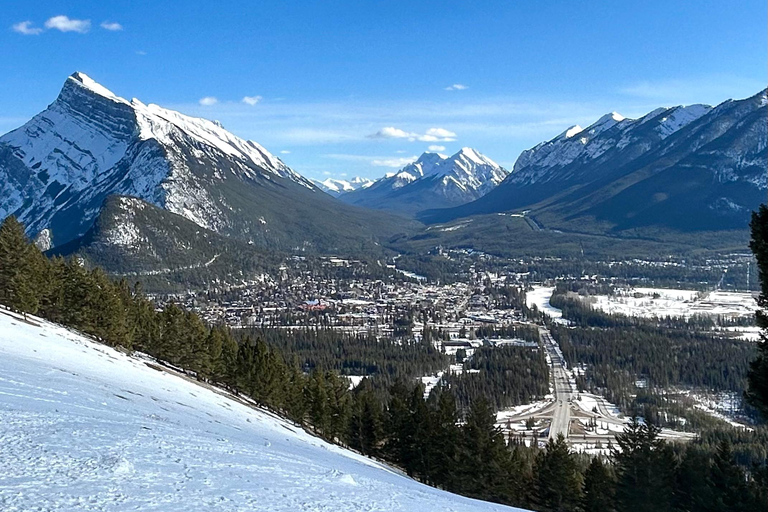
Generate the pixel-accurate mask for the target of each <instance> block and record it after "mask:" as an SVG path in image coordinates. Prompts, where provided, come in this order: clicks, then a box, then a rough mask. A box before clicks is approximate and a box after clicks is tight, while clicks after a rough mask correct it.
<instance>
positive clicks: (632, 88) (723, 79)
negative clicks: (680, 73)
mask: <svg viewBox="0 0 768 512" xmlns="http://www.w3.org/2000/svg"><path fill="white" fill-rule="evenodd" d="M764 88H765V84H764V83H760V82H758V81H755V80H751V79H746V78H743V77H739V76H733V75H712V76H700V77H692V78H677V79H667V80H643V81H640V82H636V83H633V84H629V85H627V86H625V87H622V88H620V89H619V93H621V94H622V95H625V96H631V97H634V98H639V99H641V100H646V101H649V102H650V101H653V102H655V103H660V104H664V105H667V106H671V105H673V104H680V103H687V102H690V98H696V101H697V102H707V103H710V104H716V103H720V102H721V101H723V100H726V99H728V98H743V97H747V96H750V95H752V94H755V93H757V92H758V91H759V90H761V89H764Z"/></svg>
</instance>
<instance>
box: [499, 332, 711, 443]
mask: <svg viewBox="0 0 768 512" xmlns="http://www.w3.org/2000/svg"><path fill="white" fill-rule="evenodd" d="M539 337H540V338H541V342H542V345H543V346H544V350H546V351H547V355H548V356H549V359H550V361H551V363H550V367H549V372H550V382H551V383H552V388H553V390H554V392H553V395H554V401H552V402H548V403H546V404H545V405H542V406H541V407H539V408H536V409H534V410H531V411H528V412H523V413H521V414H517V415H514V416H508V417H506V418H505V419H504V422H509V423H510V424H511V423H514V422H519V421H525V420H527V419H534V420H549V435H548V438H549V439H555V438H557V436H558V435H559V434H562V435H563V436H564V437H565V438H566V439H567V440H569V442H571V443H587V444H595V443H597V442H601V443H603V444H606V443H608V442H609V441H612V440H614V438H615V435H616V431H617V427H618V430H619V431H620V430H621V429H623V427H624V426H625V425H626V424H627V418H623V417H618V416H614V415H613V413H612V412H611V411H609V410H608V407H607V404H606V402H605V399H604V398H603V397H594V398H595V401H596V406H597V411H596V412H595V411H593V410H587V408H586V407H589V406H588V405H586V404H584V403H583V402H582V401H580V395H579V393H577V392H576V390H575V389H574V388H572V387H571V383H570V382H569V380H568V375H569V373H568V372H567V370H566V367H567V363H566V361H565V360H564V358H563V354H562V352H561V351H560V346H559V345H558V344H557V342H556V341H555V339H554V338H553V337H552V334H551V333H550V332H549V330H547V329H546V328H545V327H541V326H539ZM592 396H594V395H592ZM572 421H573V422H574V424H573V425H571V422H572ZM589 421H594V422H595V423H596V424H598V425H600V426H601V432H600V433H597V432H596V431H594V430H593V429H590V428H589V427H587V428H586V430H585V425H586V423H588V422H589ZM502 426H503V424H502ZM572 427H573V428H572ZM605 429H609V430H607V431H606V430H605ZM661 436H662V437H663V438H665V439H670V440H677V441H688V440H690V439H693V438H695V437H696V435H695V434H691V433H687V432H676V431H673V430H669V429H664V430H663V432H662V434H661ZM569 437H570V439H569Z"/></svg>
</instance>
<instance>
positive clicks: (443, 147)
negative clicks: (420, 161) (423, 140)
mask: <svg viewBox="0 0 768 512" xmlns="http://www.w3.org/2000/svg"><path fill="white" fill-rule="evenodd" d="M427 149H428V150H430V151H445V146H437V145H435V144H432V145H431V146H429V147H428V148H427Z"/></svg>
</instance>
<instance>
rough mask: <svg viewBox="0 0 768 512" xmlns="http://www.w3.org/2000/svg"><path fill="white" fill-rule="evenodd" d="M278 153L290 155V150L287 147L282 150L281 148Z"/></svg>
mask: <svg viewBox="0 0 768 512" xmlns="http://www.w3.org/2000/svg"><path fill="white" fill-rule="evenodd" d="M280 154H281V155H290V154H291V152H290V151H288V150H287V149H284V150H282V151H281V152H280Z"/></svg>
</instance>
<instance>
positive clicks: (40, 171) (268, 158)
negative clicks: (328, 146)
mask: <svg viewBox="0 0 768 512" xmlns="http://www.w3.org/2000/svg"><path fill="white" fill-rule="evenodd" d="M223 159H225V160H227V164H226V165H220V166H219V167H220V168H221V169H222V170H224V169H227V168H229V169H228V170H230V173H227V174H231V175H233V177H234V178H235V179H239V180H242V181H249V180H250V181H252V180H254V179H256V178H257V177H260V176H263V177H267V178H269V177H271V176H273V177H279V178H286V179H288V180H290V181H292V182H295V183H297V184H300V185H303V186H305V187H309V188H312V185H311V183H310V182H309V181H308V180H306V179H305V178H303V177H301V176H300V175H299V174H297V173H296V172H294V171H293V170H291V169H290V168H289V167H288V166H287V165H285V164H284V163H283V162H282V161H281V160H280V159H279V158H277V157H276V156H274V155H272V154H271V153H269V152H268V151H267V150H266V149H264V148H263V147H261V146H260V145H259V144H257V143H256V142H253V141H246V140H243V139H241V138H239V137H236V136H235V135H233V134H231V133H229V132H228V131H226V130H225V129H224V128H222V127H221V125H219V124H218V123H217V122H215V121H209V120H207V119H201V118H194V117H190V116H186V115H183V114H180V113H179V112H174V111H172V110H167V109H164V108H162V107H159V106H157V105H152V104H150V105H144V104H143V103H142V102H140V101H139V100H137V99H133V100H131V101H128V100H126V99H124V98H121V97H119V96H117V95H115V94H114V93H112V92H111V91H109V90H108V89H107V88H105V87H103V86H102V85H99V84H98V83H96V82H95V81H93V80H92V79H91V78H90V77H88V76H87V75H85V74H83V73H74V74H73V75H72V76H70V77H69V78H68V79H67V80H66V82H65V83H64V86H63V88H62V90H61V92H60V94H59V96H58V98H57V99H56V101H54V102H53V103H52V104H51V105H50V106H49V107H48V108H47V109H46V110H44V111H43V112H41V113H40V114H38V115H36V116H35V117H34V118H32V119H31V120H30V121H29V122H28V123H26V124H25V125H24V126H22V127H20V128H18V129H16V130H13V131H11V132H9V133H7V134H5V135H3V136H2V137H0V218H5V217H6V216H7V215H9V214H11V213H13V212H16V215H17V216H18V217H19V218H20V219H21V220H22V221H23V222H24V223H25V224H26V225H27V226H28V228H29V232H30V233H31V234H36V233H37V232H39V231H40V230H42V229H44V228H51V227H53V230H52V231H53V237H54V238H55V239H56V240H55V241H56V242H57V244H60V243H63V242H67V241H69V240H71V239H72V238H74V237H75V236H79V235H81V234H82V233H83V232H84V231H85V229H86V228H87V225H88V223H89V221H91V220H92V219H93V217H94V216H95V215H96V213H97V211H98V208H99V207H100V205H101V202H102V201H103V200H104V198H105V197H106V196H107V195H109V194H120V195H127V196H134V197H138V198H140V199H143V200H145V201H148V202H150V203H152V204H155V205H157V206H161V207H163V208H165V209H167V210H169V211H172V212H174V213H178V214H180V215H183V216H184V217H186V218H188V219H189V220H191V221H193V222H195V223H196V224H199V225H200V226H203V227H206V228H209V229H214V230H217V231H219V230H221V228H223V227H224V226H225V225H226V224H227V222H226V217H227V213H228V212H227V210H228V209H230V210H231V207H229V206H228V205H227V204H226V201H225V200H224V201H222V198H221V197H218V196H219V195H220V194H217V193H216V192H215V191H213V190H212V188H213V187H212V184H215V183H216V182H222V181H224V180H225V179H227V178H229V176H227V175H225V174H224V173H222V172H221V171H214V172H213V173H212V175H211V176H208V175H206V174H202V173H201V172H199V171H197V170H196V169H195V167H196V165H197V164H199V163H200V162H203V161H206V160H208V161H212V162H220V161H221V160H223ZM68 210H73V213H72V214H67V212H68ZM75 212H76V213H75ZM73 217H80V218H79V219H77V220H74V219H73ZM57 221H58V225H57ZM67 224H71V225H72V226H69V225H67ZM72 228H74V230H73V232H72V233H67V232H66V231H67V230H68V229H72Z"/></svg>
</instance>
